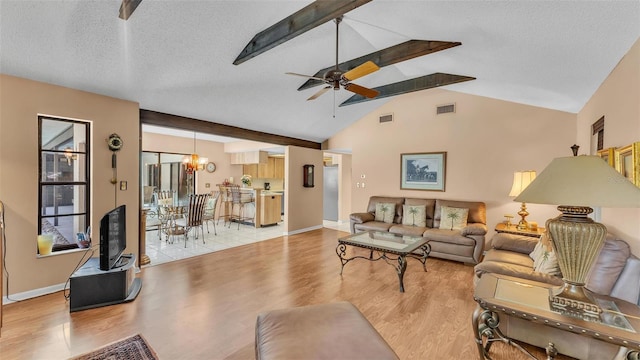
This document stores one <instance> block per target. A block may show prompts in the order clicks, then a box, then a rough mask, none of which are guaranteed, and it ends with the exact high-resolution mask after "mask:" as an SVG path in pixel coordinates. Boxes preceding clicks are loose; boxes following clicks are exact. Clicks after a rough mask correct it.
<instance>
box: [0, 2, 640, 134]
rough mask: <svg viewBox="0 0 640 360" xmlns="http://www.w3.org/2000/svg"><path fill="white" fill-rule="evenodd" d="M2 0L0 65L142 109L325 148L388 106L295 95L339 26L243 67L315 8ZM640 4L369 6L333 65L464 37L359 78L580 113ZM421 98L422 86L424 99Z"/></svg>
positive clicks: (327, 56)
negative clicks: (264, 35)
mask: <svg viewBox="0 0 640 360" xmlns="http://www.w3.org/2000/svg"><path fill="white" fill-rule="evenodd" d="M120 3H121V0H99V1H90V0H65V1H62V0H42V1H38V0H29V1H13V0H0V71H1V72H2V73H5V74H10V75H15V76H20V77H24V78H29V79H34V80H38V81H43V82H47V83H53V84H58V85H62V86H67V87H71V88H76V89H82V90H86V91H91V92H94V93H99V94H104V95H109V96H114V97H118V98H122V99H127V100H132V101H137V102H139V103H140V107H141V108H143V109H149V110H154V111H160V112H166V113H171V114H176V115H181V116H188V117H193V118H197V119H202V120H207V121H213V122H217V123H222V124H228V125H233V126H239V127H243V128H247V129H252V130H257V131H263V132H267V133H273V134H280V135H285V136H291V137H296V138H301V139H307V140H312V141H323V140H325V139H327V138H329V137H330V136H332V135H333V134H335V133H336V132H338V131H339V130H341V129H343V128H344V127H346V126H348V125H350V124H351V123H353V122H354V121H356V120H358V119H359V118H361V117H362V116H364V115H366V114H367V113H369V112H371V111H373V110H374V109H376V108H377V107H379V106H380V105H382V104H383V103H384V102H386V101H388V98H387V99H379V100H374V101H371V102H367V103H362V104H357V105H352V106H347V107H343V108H337V109H336V110H335V118H334V117H333V114H334V95H335V103H336V104H339V103H340V102H342V101H344V100H346V99H347V98H348V97H349V96H350V95H351V93H349V92H348V91H345V90H341V91H338V92H328V93H326V94H325V95H323V96H322V97H321V98H319V99H318V100H315V101H312V102H308V101H306V98H307V97H309V96H310V95H311V94H313V93H314V92H315V91H317V90H318V89H319V88H314V89H309V90H305V91H301V92H299V91H297V90H296V89H297V88H298V86H300V85H301V84H302V83H303V82H304V79H301V78H298V77H294V76H287V75H285V74H284V73H285V72H287V71H291V72H297V73H304V74H313V73H315V72H316V71H317V70H318V69H320V68H323V67H326V66H330V65H332V64H333V62H334V57H335V54H334V47H335V43H334V41H335V25H334V24H333V23H332V22H329V23H326V24H324V25H321V26H319V27H317V28H315V29H312V30H310V31H308V32H306V33H304V34H303V35H301V36H298V37H296V38H294V39H292V40H290V41H288V42H286V43H284V44H281V45H279V46H277V47H275V48H274V49H271V50H269V51H267V52H266V53H263V54H261V55H259V56H257V57H256V58H253V59H251V60H249V61H247V62H245V63H243V64H241V65H238V66H235V65H233V64H232V62H233V60H234V59H235V58H236V56H237V55H238V54H239V53H240V51H241V50H242V49H243V48H244V46H245V45H246V44H247V42H248V41H249V40H250V39H251V38H252V37H253V36H254V35H255V34H256V33H257V32H259V31H262V30H264V29H265V28H267V27H269V26H270V25H272V24H274V23H276V22H277V21H279V20H281V19H282V18H284V17H286V16H288V15H290V14H292V13H294V12H295V11H297V10H299V9H301V8H303V7H304V6H306V5H308V4H309V3H311V1H221V0H204V1H168V0H166V1H162V0H143V1H142V3H141V5H140V6H139V7H138V8H137V10H136V11H135V12H134V14H133V15H132V16H131V18H130V19H129V20H128V21H123V20H121V19H119V18H118V9H119V6H120ZM639 19H640V2H639V1H415V0H414V1H391V0H374V1H372V2H370V3H368V4H366V5H363V6H361V7H360V8H358V9H355V10H353V11H351V12H349V13H347V14H346V16H345V21H344V22H343V23H342V24H341V26H340V61H345V60H348V59H351V58H355V57H358V56H361V55H364V54H368V53H370V52H373V51H376V50H380V49H382V48H385V47H388V46H391V45H394V44H397V43H400V42H403V41H406V40H408V39H422V40H444V41H460V42H462V45H461V46H458V47H455V48H452V49H449V50H445V51H442V52H439V53H436V54H431V55H427V56H423V57H420V58H417V59H413V60H410V61H406V62H403V63H400V64H397V65H395V66H389V67H385V68H382V69H381V70H380V71H378V72H376V73H374V74H371V75H369V76H366V77H364V78H362V79H358V80H357V81H356V83H358V84H360V85H363V86H368V87H374V86H379V85H384V84H387V83H391V82H397V81H401V80H405V79H408V78H412V77H417V76H422V75H427V74H431V73H434V72H448V73H453V74H458V75H468V76H474V77H476V78H477V80H474V81H470V82H466V83H462V84H456V85H451V86H448V87H447V89H450V90H455V91H460V92H465V93H470V94H476V95H481V96H487V97H493V98H498V99H504V100H509V101H514V102H519V103H525V104H530V105H535V106H541V107H546V108H551V109H558V110H563V111H568V112H578V111H579V110H580V109H581V108H582V106H584V104H585V102H586V101H587V100H588V99H589V98H590V97H591V95H592V94H593V93H594V91H595V90H596V89H597V87H598V86H599V85H600V84H601V83H602V81H603V80H604V79H605V78H606V77H607V75H608V74H609V73H610V72H611V70H612V69H613V68H614V67H615V65H616V64H617V63H618V61H619V60H620V59H621V58H622V56H624V54H625V53H626V52H627V51H628V50H629V48H630V47H631V45H632V44H633V43H634V41H636V39H638V37H639V36H640V20H639ZM428 91H429V90H426V91H425V92H428Z"/></svg>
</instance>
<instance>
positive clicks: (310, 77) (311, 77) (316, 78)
mask: <svg viewBox="0 0 640 360" xmlns="http://www.w3.org/2000/svg"><path fill="white" fill-rule="evenodd" d="M285 74H287V75H295V76H302V77H304V78H307V79H314V80H320V81H322V82H324V79H323V78H319V77H315V76H311V75H304V74H297V73H292V72H286V73H285Z"/></svg>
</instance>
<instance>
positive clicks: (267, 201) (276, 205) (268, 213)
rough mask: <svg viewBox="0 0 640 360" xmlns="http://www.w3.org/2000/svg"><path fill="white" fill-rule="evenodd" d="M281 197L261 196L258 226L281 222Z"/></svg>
mask: <svg viewBox="0 0 640 360" xmlns="http://www.w3.org/2000/svg"><path fill="white" fill-rule="evenodd" d="M281 209H282V195H262V201H261V203H260V224H261V225H262V226H264V225H273V224H277V223H278V222H280V220H281Z"/></svg>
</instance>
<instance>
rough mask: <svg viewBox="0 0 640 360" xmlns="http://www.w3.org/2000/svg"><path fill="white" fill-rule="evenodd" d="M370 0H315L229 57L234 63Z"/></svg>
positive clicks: (249, 57) (239, 62) (241, 61)
mask: <svg viewBox="0 0 640 360" xmlns="http://www.w3.org/2000/svg"><path fill="white" fill-rule="evenodd" d="M369 1H371V0H335V1H327V0H318V1H314V2H313V3H311V4H309V5H307V6H306V7H304V8H302V9H301V10H298V11H297V12H295V13H294V14H293V15H290V16H287V17H286V18H284V19H282V20H280V21H279V22H277V23H275V24H274V25H272V26H270V27H269V28H267V29H266V30H263V31H261V32H259V33H257V34H256V35H255V36H254V37H253V39H251V41H249V43H248V44H247V46H245V48H244V49H243V50H242V52H241V53H240V55H238V57H237V58H236V59H235V60H234V61H233V64H234V65H239V64H242V63H243V62H245V61H247V60H249V59H251V58H254V57H256V56H258V55H260V54H262V53H263V52H265V51H267V50H270V49H272V48H274V47H276V46H278V45H280V44H282V43H283V42H285V41H288V40H291V39H293V38H294V37H296V36H298V35H301V34H303V33H305V32H306V31H308V30H311V29H313V28H315V27H317V26H319V25H322V24H324V23H326V22H327V21H330V20H333V19H335V18H337V17H340V16H342V15H344V14H346V13H347V12H349V11H351V10H353V9H355V8H357V7H359V6H361V5H364V4H366V3H368V2H369Z"/></svg>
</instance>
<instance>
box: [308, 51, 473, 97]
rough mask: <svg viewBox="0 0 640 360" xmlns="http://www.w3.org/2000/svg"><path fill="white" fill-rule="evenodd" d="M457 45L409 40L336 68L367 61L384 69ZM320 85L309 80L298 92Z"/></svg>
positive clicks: (316, 81) (321, 74) (323, 72)
mask: <svg viewBox="0 0 640 360" xmlns="http://www.w3.org/2000/svg"><path fill="white" fill-rule="evenodd" d="M458 45H462V43H461V42H450V41H431V40H409V41H406V42H403V43H401V44H398V45H394V46H391V47H388V48H386V49H382V50H379V51H376V52H372V53H371V54H368V55H364V56H361V57H359V58H357V59H353V60H349V61H345V62H343V63H341V64H339V65H338V67H339V68H340V69H341V70H342V71H345V72H346V71H349V70H351V69H353V68H355V67H357V66H358V65H360V64H363V63H365V62H367V61H373V62H374V63H375V64H376V65H378V66H379V67H384V66H388V65H393V64H395V63H399V62H402V61H406V60H410V59H413V58H417V57H420V56H424V55H427V54H432V53H434V52H438V51H441V50H445V49H449V48H452V47H454V46H458ZM334 67H335V65H331V66H328V67H326V68H324V69H322V70H319V71H318V72H317V73H315V75H313V76H314V77H319V78H323V77H324V74H325V73H326V72H327V71H329V70H331V69H333V68H334ZM322 84H324V82H323V81H320V80H314V79H309V80H307V81H306V82H305V83H304V84H302V86H300V87H299V88H298V90H305V89H309V88H311V87H314V86H317V85H322Z"/></svg>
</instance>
